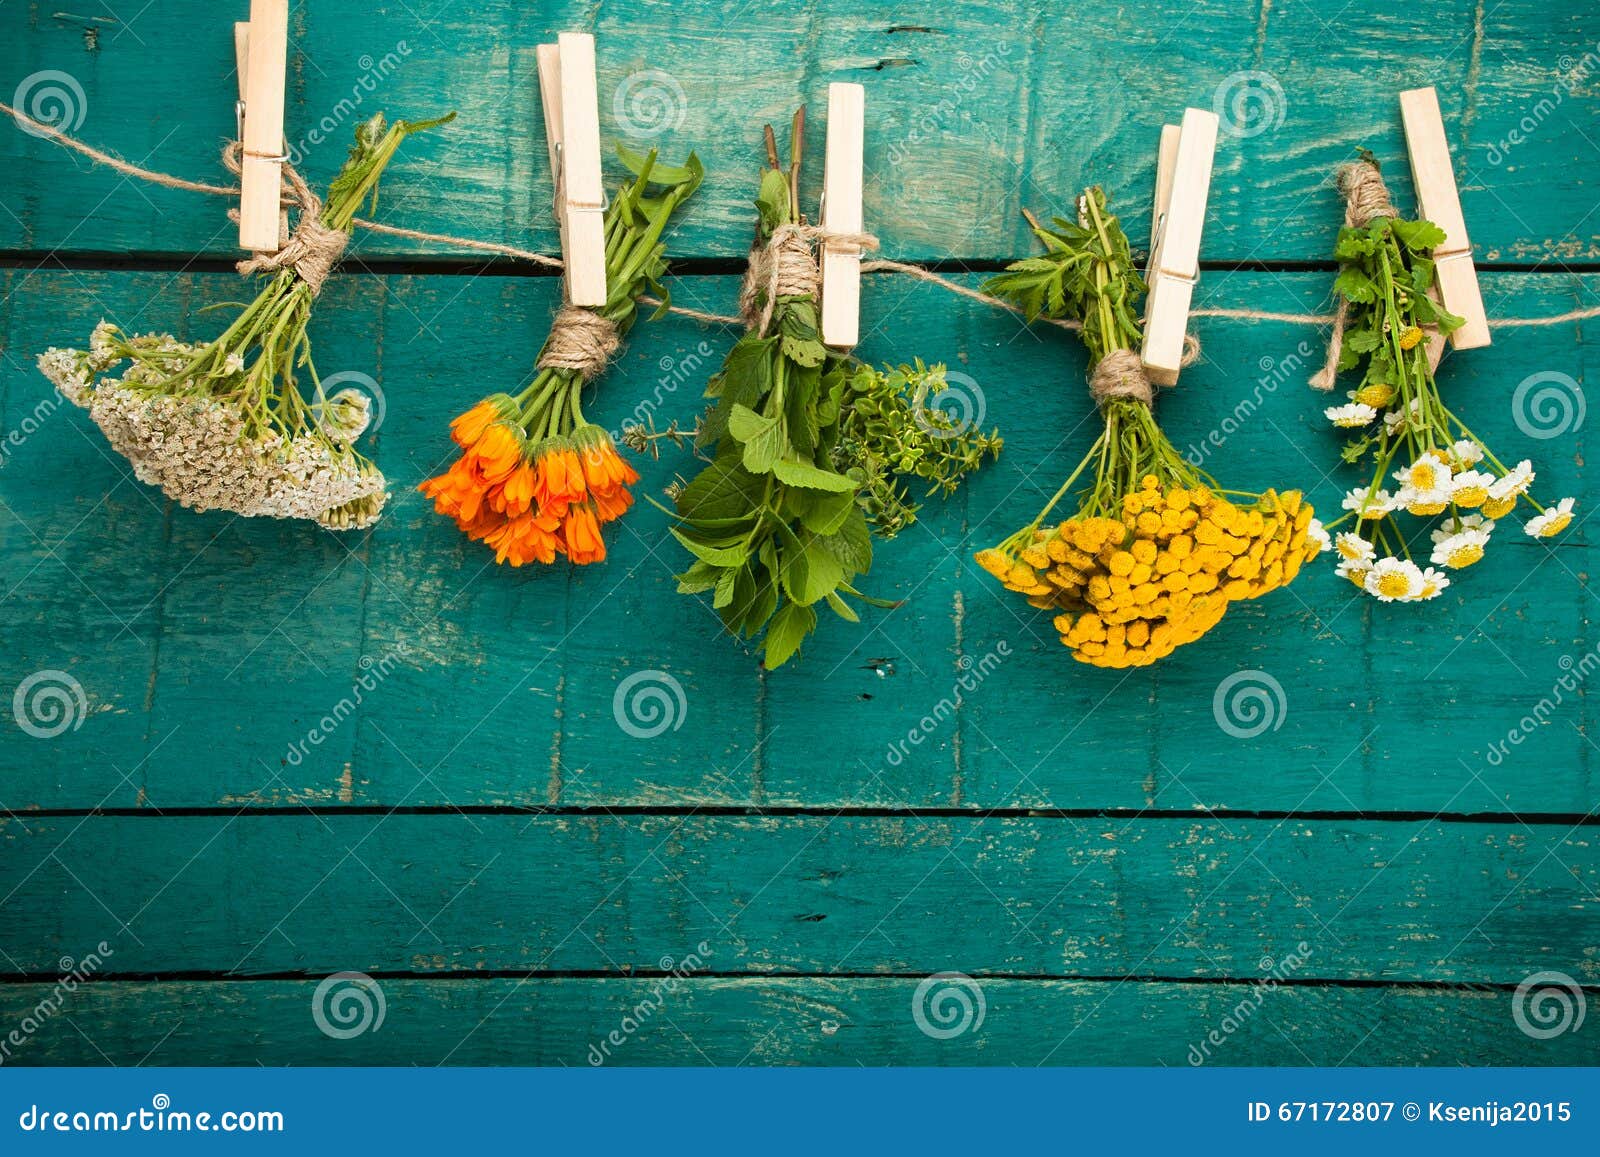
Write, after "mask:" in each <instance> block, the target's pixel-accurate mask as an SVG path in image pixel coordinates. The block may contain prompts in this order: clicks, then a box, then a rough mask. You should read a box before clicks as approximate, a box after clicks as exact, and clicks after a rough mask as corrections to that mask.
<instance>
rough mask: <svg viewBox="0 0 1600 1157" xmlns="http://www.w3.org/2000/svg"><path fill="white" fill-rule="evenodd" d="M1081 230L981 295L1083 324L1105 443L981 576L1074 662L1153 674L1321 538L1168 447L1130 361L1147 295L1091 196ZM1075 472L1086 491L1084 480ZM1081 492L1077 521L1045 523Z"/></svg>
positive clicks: (1293, 502)
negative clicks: (1043, 619) (1032, 611)
mask: <svg viewBox="0 0 1600 1157" xmlns="http://www.w3.org/2000/svg"><path fill="white" fill-rule="evenodd" d="M1078 218H1079V219H1078V221H1076V222H1072V221H1066V220H1063V219H1061V218H1059V217H1058V218H1056V219H1055V220H1054V222H1053V224H1054V227H1053V228H1049V229H1047V228H1045V227H1043V226H1042V225H1040V224H1039V223H1038V222H1036V221H1034V220H1033V219H1032V218H1031V217H1030V218H1029V222H1030V224H1032V225H1033V230H1034V233H1035V235H1037V236H1038V238H1039V240H1040V241H1041V242H1043V244H1044V246H1045V250H1046V252H1045V255H1044V256H1042V257H1035V258H1030V259H1028V260H1025V261H1019V262H1017V263H1015V264H1013V265H1012V266H1010V267H1009V269H1008V271H1007V272H1005V273H1003V274H1001V275H999V276H997V277H995V278H993V279H991V280H990V282H989V283H988V285H987V287H986V288H987V290H988V291H989V292H990V293H993V294H996V295H997V296H1000V297H1004V298H1007V299H1008V300H1010V301H1013V302H1015V303H1017V304H1018V305H1019V306H1020V307H1021V308H1022V309H1023V311H1024V312H1025V313H1026V315H1027V317H1028V319H1029V320H1030V321H1031V320H1033V319H1035V318H1037V317H1040V316H1047V317H1052V318H1070V319H1073V320H1076V321H1078V322H1080V323H1081V324H1082V331H1081V332H1082V336H1083V341H1084V344H1085V345H1086V346H1087V347H1088V350H1089V364H1090V383H1089V389H1090V393H1091V395H1092V396H1093V397H1094V399H1095V401H1096V402H1097V404H1098V405H1099V408H1100V414H1101V417H1102V418H1103V419H1104V422H1105V428H1104V431H1103V432H1102V433H1101V435H1100V437H1099V438H1097V439H1096V440H1095V443H1094V445H1093V447H1091V448H1090V450H1089V453H1088V455H1087V456H1086V457H1085V458H1084V459H1083V461H1082V462H1081V463H1079V465H1078V468H1077V469H1076V470H1074V471H1073V472H1072V474H1071V475H1070V476H1069V477H1068V478H1067V480H1066V481H1065V482H1064V483H1062V485H1061V488H1060V489H1059V490H1057V491H1056V493H1055V496H1054V497H1052V498H1051V499H1050V501H1049V502H1048V503H1046V504H1045V507H1044V509H1043V510H1041V511H1040V512H1039V514H1038V516H1037V517H1036V518H1034V520H1033V521H1032V522H1030V523H1029V524H1028V525H1027V526H1025V527H1023V528H1022V529H1021V530H1018V531H1017V532H1016V533H1015V534H1012V535H1010V536H1009V537H1007V538H1006V539H1005V540H1004V541H1003V542H1001V543H1000V544H999V545H998V546H995V547H993V548H991V549H988V550H983V551H980V552H979V553H978V555H977V561H978V563H979V565H981V566H982V567H983V568H984V569H985V570H987V571H988V572H989V573H991V574H993V575H994V576H995V577H997V578H998V579H1000V581H1001V582H1002V583H1003V584H1004V585H1005V587H1006V588H1007V589H1008V590H1012V591H1015V592H1017V593H1019V594H1022V595H1024V596H1026V597H1027V600H1028V602H1029V603H1030V604H1031V605H1033V606H1035V607H1039V608H1041V609H1046V610H1054V611H1056V612H1057V614H1056V616H1055V620H1054V621H1055V626H1056V629H1057V630H1058V631H1059V632H1060V635H1061V641H1062V643H1063V644H1064V645H1066V646H1067V647H1069V648H1071V649H1072V655H1073V658H1075V659H1077V660H1079V661H1080V662H1084V663H1089V664H1092V665H1093V666H1096V667H1133V666H1143V665H1145V664H1148V663H1153V662H1155V661H1156V660H1157V659H1160V658H1162V657H1164V656H1166V655H1170V654H1171V653H1172V652H1173V650H1174V649H1176V648H1177V647H1179V646H1182V645H1183V644H1185V643H1191V642H1193V641H1194V640H1196V639H1198V638H1199V637H1200V636H1201V635H1203V634H1205V633H1206V632H1207V631H1208V630H1210V629H1211V628H1212V627H1214V626H1215V625H1216V624H1217V623H1218V622H1219V621H1220V620H1221V619H1222V616H1223V614H1224V613H1225V612H1226V611H1227V608H1228V604H1229V603H1230V602H1232V601H1234V600H1238V599H1252V598H1257V597H1259V596H1261V595H1264V594H1266V593H1267V592H1269V591H1272V590H1276V589H1277V588H1278V587H1281V586H1284V585H1286V584H1287V583H1289V582H1290V581H1292V580H1293V579H1294V577H1295V575H1296V573H1297V572H1298V571H1299V570H1300V567H1301V565H1302V564H1303V563H1304V562H1305V560H1306V559H1307V558H1309V557H1311V556H1313V555H1315V554H1316V553H1317V552H1318V551H1319V550H1320V549H1322V544H1323V543H1324V542H1325V541H1326V536H1325V535H1324V534H1323V533H1322V531H1321V527H1320V526H1318V524H1317V523H1316V520H1315V519H1314V518H1313V517H1312V510H1311V507H1310V506H1309V505H1308V504H1306V503H1305V502H1304V501H1303V500H1302V499H1301V496H1300V494H1299V492H1298V491H1287V492H1284V493H1281V494H1280V493H1278V492H1276V491H1273V490H1268V491H1266V492H1265V493H1262V494H1247V493H1243V492H1240V491H1233V490H1223V489H1222V488H1220V487H1219V486H1218V485H1217V484H1216V482H1215V481H1213V480H1212V478H1211V477H1210V476H1209V475H1207V474H1206V473H1204V472H1203V471H1201V470H1200V469H1198V468H1197V467H1195V466H1194V465H1192V464H1191V463H1189V462H1188V461H1187V460H1186V459H1185V458H1184V457H1183V455H1182V454H1180V453H1179V452H1178V450H1177V449H1176V448H1175V447H1174V446H1173V445H1172V443H1171V442H1170V441H1168V439H1167V436H1166V435H1165V434H1164V433H1162V431H1161V427H1160V426H1159V425H1158V424H1157V423H1156V420H1155V415H1154V414H1153V413H1152V412H1151V402H1152V395H1153V391H1152V388H1151V385H1150V381H1149V379H1148V378H1147V377H1146V376H1145V373H1144V369H1143V367H1142V366H1141V364H1140V361H1139V355H1138V353H1137V352H1136V351H1137V349H1138V348H1139V346H1140V345H1141V344H1142V340H1143V326H1142V323H1141V322H1140V320H1139V318H1138V316H1137V314H1136V312H1135V309H1136V307H1137V304H1138V299H1139V298H1140V297H1141V296H1142V295H1143V294H1144V292H1145V288H1146V287H1145V284H1144V280H1143V279H1142V278H1141V277H1140V276H1139V274H1138V272H1137V271H1136V270H1135V268H1134V264H1133V259H1132V256H1131V254H1130V252H1129V248H1128V239H1127V237H1126V236H1125V235H1124V233H1123V231H1122V227H1121V225H1120V224H1119V223H1118V221H1117V219H1116V218H1115V217H1114V216H1112V215H1111V214H1110V212H1109V211H1108V210H1107V208H1106V201H1105V194H1104V193H1103V192H1102V191H1101V190H1100V189H1099V188H1091V189H1088V190H1086V191H1085V192H1084V194H1083V196H1082V197H1081V198H1080V199H1079V211H1078ZM1086 473H1087V477H1086ZM1079 478H1085V485H1084V486H1083V488H1082V490H1081V491H1079V493H1078V498H1077V509H1076V512H1075V513H1074V514H1073V515H1072V516H1071V517H1070V518H1068V519H1066V520H1065V521H1063V522H1061V523H1059V524H1057V525H1054V526H1046V525H1045V518H1046V517H1047V516H1048V515H1049V514H1050V512H1051V511H1052V510H1053V509H1054V508H1055V506H1056V505H1057V504H1058V503H1059V502H1060V501H1061V500H1062V498H1063V497H1065V496H1066V494H1067V493H1068V492H1069V491H1071V490H1072V488H1073V487H1074V486H1075V485H1077V483H1078V480H1079Z"/></svg>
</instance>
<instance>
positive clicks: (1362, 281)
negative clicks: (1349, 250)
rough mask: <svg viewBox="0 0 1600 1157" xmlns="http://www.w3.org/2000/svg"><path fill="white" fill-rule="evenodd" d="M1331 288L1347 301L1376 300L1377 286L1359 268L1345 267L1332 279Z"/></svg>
mask: <svg viewBox="0 0 1600 1157" xmlns="http://www.w3.org/2000/svg"><path fill="white" fill-rule="evenodd" d="M1333 288H1334V289H1335V291H1337V292H1338V293H1340V294H1342V295H1343V296H1344V297H1345V298H1346V299H1347V300H1349V301H1356V302H1370V301H1377V300H1378V287H1377V285H1376V284H1375V283H1374V282H1373V280H1372V278H1370V277H1368V276H1367V275H1366V274H1365V273H1363V272H1361V270H1359V269H1355V268H1353V267H1348V266H1347V267H1346V268H1344V269H1342V270H1340V272H1339V276H1338V277H1336V278H1335V279H1334V282H1333Z"/></svg>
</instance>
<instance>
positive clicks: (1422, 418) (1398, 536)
mask: <svg viewBox="0 0 1600 1157" xmlns="http://www.w3.org/2000/svg"><path fill="white" fill-rule="evenodd" d="M1353 169H1354V170H1359V171H1357V172H1353V173H1350V174H1345V175H1344V176H1342V177H1341V188H1342V189H1344V190H1345V192H1346V196H1347V197H1350V196H1351V195H1352V190H1355V189H1356V188H1357V187H1358V186H1359V187H1360V188H1361V189H1364V190H1365V194H1364V195H1367V196H1368V198H1369V199H1373V198H1372V197H1371V196H1370V195H1371V194H1374V193H1375V192H1382V193H1383V196H1382V198H1377V199H1379V200H1382V201H1387V200H1388V196H1387V190H1384V189H1383V187H1382V182H1381V180H1379V179H1378V176H1377V169H1376V167H1375V162H1373V161H1372V160H1371V158H1370V157H1368V158H1366V159H1365V160H1364V161H1363V162H1361V163H1360V164H1359V165H1357V166H1353ZM1356 177H1359V178H1360V179H1359V180H1355V179H1354V178H1356ZM1347 178H1348V179H1347ZM1443 240H1444V233H1443V231H1442V230H1440V229H1438V228H1437V227H1436V226H1434V225H1433V224H1431V223H1430V222H1428V221H1408V220H1405V219H1403V218H1400V217H1398V216H1395V215H1394V211H1393V210H1392V209H1390V210H1389V212H1388V213H1385V214H1379V215H1375V216H1373V217H1371V218H1370V219H1368V220H1366V221H1365V222H1364V223H1363V224H1361V225H1351V226H1347V227H1346V228H1344V229H1342V230H1341V231H1340V233H1339V240H1338V243H1337V244H1336V246H1335V250H1334V253H1335V256H1336V257H1337V258H1338V259H1339V263H1340V272H1339V277H1338V280H1337V282H1336V283H1335V288H1336V290H1337V291H1338V293H1339V295H1340V296H1341V297H1342V298H1343V299H1344V309H1345V312H1346V320H1347V325H1346V328H1345V329H1344V330H1343V332H1342V339H1341V343H1340V346H1339V350H1338V353H1339V356H1338V361H1337V369H1338V370H1339V371H1348V370H1359V371H1360V372H1361V384H1360V386H1359V387H1358V388H1357V389H1355V390H1352V391H1350V392H1349V394H1348V395H1347V397H1348V398H1349V402H1348V404H1346V405H1341V406H1330V407H1328V408H1327V409H1326V410H1325V411H1324V413H1325V415H1326V417H1327V419H1328V421H1329V422H1331V423H1332V424H1333V425H1334V426H1335V427H1338V428H1341V429H1348V430H1351V431H1353V432H1354V437H1353V438H1352V440H1351V441H1350V442H1348V443H1347V445H1346V446H1345V449H1344V454H1343V457H1344V460H1345V461H1346V462H1349V463H1352V464H1357V463H1364V464H1366V465H1367V466H1368V467H1369V468H1370V471H1371V473H1370V474H1369V475H1368V480H1367V481H1366V484H1365V485H1363V486H1356V487H1353V488H1352V489H1351V490H1350V491H1349V492H1348V493H1347V494H1346V495H1345V497H1344V501H1343V504H1342V505H1343V508H1344V513H1343V515H1341V517H1340V518H1338V519H1337V520H1335V521H1334V522H1332V523H1330V524H1329V527H1328V529H1329V531H1330V532H1333V534H1334V539H1333V542H1334V553H1335V554H1336V555H1337V557H1338V561H1337V564H1336V572H1337V573H1338V574H1339V575H1340V576H1341V577H1343V578H1346V579H1349V580H1350V581H1351V582H1353V583H1354V584H1356V585H1357V586H1359V587H1360V588H1361V589H1362V590H1364V591H1366V592H1367V593H1368V594H1370V595H1372V596H1373V597H1374V598H1376V599H1379V600H1380V601H1382V602H1421V601H1425V600H1427V599H1432V598H1436V597H1438V595H1439V594H1440V593H1441V592H1442V591H1444V590H1445V588H1446V587H1448V586H1449V577H1448V574H1447V572H1450V571H1457V570H1461V569H1462V568H1464V567H1469V566H1472V565H1474V564H1475V563H1477V562H1478V561H1479V560H1481V559H1482V558H1483V555H1484V551H1485V549H1486V548H1487V547H1488V544H1489V540H1490V537H1491V535H1492V534H1493V533H1494V531H1495V526H1496V524H1497V523H1502V524H1503V520H1504V519H1506V518H1508V517H1509V516H1510V515H1511V514H1512V512H1513V511H1514V510H1516V509H1517V508H1518V507H1519V506H1520V505H1522V504H1523V503H1526V504H1527V505H1528V506H1530V507H1532V511H1533V516H1532V517H1530V518H1528V519H1527V521H1526V522H1525V523H1524V524H1523V530H1524V532H1525V533H1527V534H1529V535H1532V536H1534V537H1537V538H1550V537H1552V536H1554V535H1557V534H1560V533H1561V532H1562V531H1563V530H1565V529H1566V528H1567V527H1568V526H1569V525H1570V524H1571V522H1572V518H1573V500H1572V499H1571V498H1563V499H1561V500H1560V501H1558V502H1557V503H1555V504H1554V505H1553V506H1548V507H1546V506H1544V505H1541V504H1540V503H1539V502H1537V501H1535V500H1534V498H1533V496H1532V494H1531V493H1530V490H1531V487H1532V485H1533V481H1534V469H1533V464H1532V463H1531V462H1529V461H1526V460H1524V461H1521V462H1518V463H1516V464H1515V465H1514V466H1507V465H1506V464H1505V463H1503V462H1501V461H1500V459H1498V458H1496V457H1495V455H1494V453H1493V452H1492V451H1491V450H1490V449H1489V447H1488V446H1487V445H1485V444H1484V441H1483V439H1481V438H1479V437H1478V436H1477V435H1476V434H1474V433H1473V432H1472V431H1471V430H1470V429H1468V428H1467V426H1466V425H1465V424H1464V423H1463V422H1462V421H1461V420H1460V419H1459V418H1458V417H1457V416H1456V415H1455V414H1454V413H1452V412H1451V411H1450V410H1449V408H1447V407H1446V406H1445V404H1444V400H1443V398H1442V397H1441V395H1440V392H1439V387H1438V384H1437V383H1436V382H1435V381H1434V372H1433V365H1432V363H1431V359H1430V357H1429V349H1428V347H1429V342H1428V340H1427V338H1428V332H1427V331H1428V330H1429V329H1432V330H1434V331H1435V333H1436V335H1437V336H1440V337H1442V336H1447V335H1448V334H1450V333H1451V332H1452V331H1453V330H1455V329H1457V328H1459V327H1460V326H1461V324H1462V321H1461V319H1460V318H1458V317H1455V316H1454V315H1452V314H1450V313H1448V312H1446V311H1445V310H1444V309H1443V308H1442V307H1441V306H1440V305H1439V304H1438V302H1437V301H1436V300H1435V299H1434V298H1433V297H1432V296H1431V293H1432V290H1433V284H1434V268H1435V265H1434V258H1433V250H1434V248H1435V247H1436V246H1437V245H1438V244H1439V243H1440V242H1442V241H1443ZM1319 384H1324V385H1326V384H1331V379H1330V378H1323V379H1322V382H1321V383H1319ZM1401 516H1410V517H1416V518H1424V519H1435V518H1437V519H1440V520H1441V521H1440V522H1439V523H1438V525H1437V526H1435V527H1433V528H1432V529H1431V534H1430V538H1431V549H1430V550H1429V551H1428V553H1427V556H1426V559H1425V560H1424V559H1423V558H1418V559H1416V560H1413V558H1412V547H1413V546H1414V544H1415V543H1416V540H1417V539H1418V538H1419V537H1420V532H1419V531H1415V530H1411V529H1408V528H1405V527H1403V526H1402V525H1401V524H1400V519H1401Z"/></svg>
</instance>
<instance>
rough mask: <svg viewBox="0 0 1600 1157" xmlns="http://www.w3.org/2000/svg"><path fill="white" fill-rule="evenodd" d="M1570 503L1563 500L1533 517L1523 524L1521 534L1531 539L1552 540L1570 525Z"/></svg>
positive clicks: (1568, 500)
mask: <svg viewBox="0 0 1600 1157" xmlns="http://www.w3.org/2000/svg"><path fill="white" fill-rule="evenodd" d="M1572 502H1573V500H1572V499H1570V498H1563V499H1562V500H1561V501H1560V502H1558V503H1556V504H1555V505H1554V506H1552V507H1550V508H1549V509H1548V510H1546V511H1545V512H1544V513H1543V514H1538V515H1535V516H1534V517H1532V518H1530V519H1528V521H1527V522H1526V523H1525V524H1523V527H1522V529H1523V532H1524V533H1525V534H1527V535H1529V536H1530V537H1532V538H1554V537H1555V536H1556V535H1558V534H1560V533H1561V532H1562V531H1563V530H1565V529H1567V527H1569V526H1571V525H1572Z"/></svg>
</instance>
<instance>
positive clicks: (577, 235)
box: [539, 32, 606, 306]
mask: <svg viewBox="0 0 1600 1157" xmlns="http://www.w3.org/2000/svg"><path fill="white" fill-rule="evenodd" d="M539 96H540V99H541V101H542V102H543V105H544V135H545V140H546V142H547V143H548V145H549V147H550V175H551V180H553V181H554V182H555V188H556V199H555V210H556V220H557V221H558V222H559V223H560V226H561V256H562V259H563V261H564V262H565V263H566V282H567V300H568V301H569V302H571V303H572V304H573V305H588V306H600V305H604V304H605V303H606V222H605V211H606V199H605V185H604V184H603V183H602V179H601V176H600V103H599V96H598V89H597V85H596V82H595V64H594V37H593V36H590V35H589V34H588V33H587V32H563V33H562V34H561V35H560V36H559V37H558V38H557V41H556V43H555V44H541V45H539Z"/></svg>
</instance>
